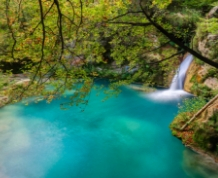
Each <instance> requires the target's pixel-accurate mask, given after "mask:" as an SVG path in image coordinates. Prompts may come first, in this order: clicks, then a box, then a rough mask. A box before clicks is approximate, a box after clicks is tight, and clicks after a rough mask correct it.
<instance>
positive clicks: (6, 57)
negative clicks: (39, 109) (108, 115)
mask: <svg viewBox="0 0 218 178" xmlns="http://www.w3.org/2000/svg"><path fill="white" fill-rule="evenodd" d="M1 1H2V4H4V6H2V7H1V9H0V10H1V11H0V16H1V17H2V19H3V20H2V21H1V24H0V27H1V28H0V34H1V38H0V48H1V51H2V52H1V53H2V54H1V61H7V62H18V63H27V65H26V66H25V69H24V70H23V72H24V73H27V75H28V76H29V77H30V78H31V82H30V83H29V84H28V85H27V86H22V87H21V86H16V85H15V86H13V88H12V90H11V91H13V90H15V89H16V90H17V92H16V93H14V92H10V95H11V96H12V98H13V100H14V101H16V100H20V99H21V98H24V97H28V96H30V95H39V94H43V95H44V96H45V98H46V99H48V100H49V101H50V100H51V99H52V98H53V97H54V96H57V95H61V94H62V93H63V92H64V91H65V90H66V89H76V92H75V94H74V97H72V103H70V104H73V103H75V102H76V103H77V102H81V98H84V97H86V96H87V95H88V93H89V91H90V90H91V88H92V83H93V79H95V78H96V77H101V76H105V75H106V73H108V71H109V69H108V68H111V66H112V64H111V63H112V62H113V61H116V67H120V66H123V65H128V66H129V67H130V69H129V71H133V69H135V70H137V71H135V72H132V73H131V72H129V71H125V70H124V73H116V72H115V73H113V75H112V76H113V78H114V81H115V82H114V84H113V85H112V87H113V88H116V87H115V86H117V85H118V83H120V82H119V81H120V80H122V82H121V83H123V82H132V81H134V80H138V78H141V80H142V81H144V82H147V83H152V81H154V79H155V77H156V75H157V74H158V73H159V72H161V70H159V69H160V66H161V67H163V66H166V65H168V64H169V62H168V61H167V60H168V59H171V58H172V57H174V56H176V55H178V54H180V53H181V52H183V51H177V49H176V48H180V49H182V50H184V51H188V52H190V53H191V54H193V55H194V56H196V57H197V58H198V59H200V60H202V61H204V62H206V63H208V64H210V65H212V66H214V67H216V68H218V63H217V62H216V61H213V60H211V59H208V58H206V57H204V56H202V55H201V54H199V53H198V52H196V51H194V50H193V49H191V48H190V47H189V46H188V45H187V43H188V42H189V40H190V38H191V37H192V35H190V34H189V33H190V32H191V31H192V30H194V28H195V25H194V22H193V19H191V20H188V22H184V23H183V22H182V25H181V26H176V27H175V26H174V24H173V23H172V21H171V20H170V18H171V16H170V15H171V14H170V13H171V12H172V11H175V12H178V10H181V9H184V6H185V7H186V8H188V10H189V9H191V10H193V9H194V10H195V11H196V13H198V12H199V11H201V9H200V10H199V7H198V6H197V7H196V5H197V4H196V3H195V1H194V0H192V1H183V3H182V4H181V5H179V6H178V1H177V0H174V1H171V0H164V1H160V0H147V1H142V0H138V1H131V0H117V1H110V0H98V1H95V0H94V1H89V0H86V1H83V0H74V1H72V0H48V1H45V0H38V4H35V2H34V3H33V2H30V1H26V0H1ZM211 2H213V1H212V0H211ZM175 5H176V6H175ZM203 5H204V6H205V5H206V6H207V5H208V4H207V3H206V2H204V3H203ZM188 10H187V13H188ZM189 11H190V10H189ZM184 24H185V25H184ZM186 25H187V27H186ZM184 26H185V28H183V27H184ZM172 43H174V44H175V45H176V48H174V51H175V52H174V53H173V54H171V55H167V54H165V52H163V51H162V48H163V47H164V46H166V44H172ZM154 51H155V52H156V53H161V57H160V55H159V57H154V58H149V53H151V52H154ZM27 59H28V60H31V63H30V62H26V61H28V60H27ZM144 59H146V60H144ZM170 63H171V62H170ZM96 67H100V68H101V71H100V70H97V69H96ZM104 68H107V70H102V69H104ZM114 70H115V71H116V69H114V68H113V71H114ZM124 74H127V75H126V77H123V76H124ZM117 81H118V82H117ZM78 82H80V83H82V84H83V85H78ZM116 82H117V83H116ZM48 84H49V85H51V86H53V87H54V88H53V89H52V90H45V88H46V85H48ZM86 102H87V101H85V103H86Z"/></svg>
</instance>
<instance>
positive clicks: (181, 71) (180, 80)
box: [170, 55, 193, 90]
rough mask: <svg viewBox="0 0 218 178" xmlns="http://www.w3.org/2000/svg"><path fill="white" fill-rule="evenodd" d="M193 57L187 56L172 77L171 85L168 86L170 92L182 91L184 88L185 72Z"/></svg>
mask: <svg viewBox="0 0 218 178" xmlns="http://www.w3.org/2000/svg"><path fill="white" fill-rule="evenodd" d="M192 59H193V56H192V55H188V56H187V57H186V58H185V59H184V60H183V61H182V63H181V64H180V66H179V68H178V70H177V72H176V75H175V76H174V77H173V80H172V83H171V85H170V90H182V89H183V86H184V81H185V77H186V72H187V70H188V68H189V66H190V64H191V62H192Z"/></svg>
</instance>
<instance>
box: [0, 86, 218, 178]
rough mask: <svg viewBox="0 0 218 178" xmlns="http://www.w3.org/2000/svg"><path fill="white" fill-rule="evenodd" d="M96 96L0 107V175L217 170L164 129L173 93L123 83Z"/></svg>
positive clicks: (138, 177) (148, 177)
mask: <svg viewBox="0 0 218 178" xmlns="http://www.w3.org/2000/svg"><path fill="white" fill-rule="evenodd" d="M69 95H70V93H68V95H67V96H69ZM103 98H104V95H103V94H102V93H101V94H100V95H99V96H96V91H94V90H93V91H92V93H91V95H90V98H89V104H88V106H86V107H85V108H84V106H81V107H72V108H70V109H69V110H60V103H63V102H66V101H67V100H68V99H67V97H66V98H62V99H61V100H56V101H54V102H52V103H51V104H46V103H45V102H44V101H42V102H40V103H38V104H35V103H34V102H32V103H30V104H29V105H28V106H24V105H23V104H21V103H18V104H15V105H9V106H6V107H4V108H2V109H1V110H0V177H1V178H61V177H63V178H160V177H161V178H175V177H176V178H186V177H196V178H203V177H208V175H209V176H210V177H214V178H215V177H218V176H217V175H218V174H217V172H216V169H217V168H216V167H214V165H210V169H208V168H207V167H205V165H204V164H199V162H201V163H202V160H203V158H202V157H200V156H199V155H197V154H195V153H193V152H191V151H189V150H187V149H186V148H185V147H184V146H183V145H182V144H181V142H180V141H179V140H178V139H176V138H175V137H173V136H172V135H171V133H170V130H169V124H170V122H171V121H172V120H173V118H174V116H175V115H176V114H177V109H178V108H177V103H178V100H176V101H174V100H171V101H168V102H164V103H163V102H158V101H156V100H155V101H153V100H151V99H149V98H148V97H145V95H144V94H142V93H138V92H136V91H132V90H130V89H128V88H126V87H124V88H122V92H121V94H120V95H119V96H118V98H110V99H109V100H107V101H105V102H102V99H103ZM83 109H85V110H84V112H82V110H83ZM195 160H197V162H196V161H195ZM199 160H200V161H199ZM206 165H208V164H206Z"/></svg>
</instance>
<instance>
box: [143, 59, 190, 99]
mask: <svg viewBox="0 0 218 178" xmlns="http://www.w3.org/2000/svg"><path fill="white" fill-rule="evenodd" d="M192 60H193V56H192V55H188V56H187V57H186V58H185V59H184V61H183V62H182V63H181V64H180V66H179V68H178V69H177V73H176V75H175V76H174V77H173V80H172V82H171V85H170V88H169V89H168V90H162V91H156V92H153V93H149V94H145V95H143V96H144V97H146V98H148V99H151V100H155V101H160V102H167V101H171V100H172V101H173V100H175V101H179V100H181V99H182V98H183V97H187V96H191V94H190V93H188V92H186V91H184V90H183V85H184V81H185V77H186V72H187V70H188V68H189V65H190V64H191V62H192Z"/></svg>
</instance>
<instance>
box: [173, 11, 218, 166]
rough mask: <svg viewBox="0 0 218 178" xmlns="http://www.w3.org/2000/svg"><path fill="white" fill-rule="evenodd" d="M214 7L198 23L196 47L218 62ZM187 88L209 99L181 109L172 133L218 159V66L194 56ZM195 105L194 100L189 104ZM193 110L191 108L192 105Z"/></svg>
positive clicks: (187, 77) (186, 81) (185, 84)
mask: <svg viewBox="0 0 218 178" xmlns="http://www.w3.org/2000/svg"><path fill="white" fill-rule="evenodd" d="M217 9H218V7H214V8H213V9H212V10H211V11H210V12H209V13H208V14H207V17H206V18H205V19H202V20H201V21H200V22H199V23H198V24H197V29H196V34H195V37H194V39H193V41H192V42H193V48H194V49H195V50H196V51H198V52H199V53H200V54H202V55H203V56H206V57H207V58H210V59H212V60H214V61H216V62H218V50H217V49H218V43H217V40H218V31H217V29H218V18H217ZM184 90H186V91H187V92H190V93H192V94H194V95H196V96H203V97H204V98H205V99H206V100H209V99H211V98H213V99H212V100H210V101H209V102H208V103H207V104H206V105H205V106H204V107H202V108H198V109H199V110H196V111H192V112H190V111H182V112H180V113H179V114H178V115H177V116H176V118H175V119H174V121H173V122H172V123H171V125H170V128H171V130H172V132H173V135H175V136H176V137H178V138H180V139H181V140H182V142H183V143H184V144H185V145H186V146H188V147H190V148H191V149H193V150H195V151H197V152H199V153H201V154H204V155H208V156H210V157H211V158H213V160H215V161H216V162H218V69H216V68H214V67H211V66H209V65H207V64H203V63H202V62H200V61H199V60H198V59H194V60H193V62H192V64H191V65H190V67H189V69H188V71H187V75H186V80H185V83H184ZM189 107H190V108H192V107H194V103H193V104H190V106H189ZM190 110H191V109H190Z"/></svg>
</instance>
